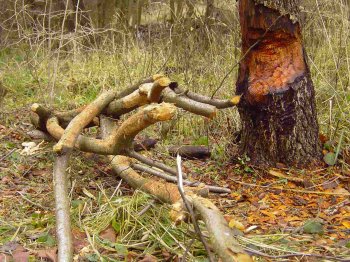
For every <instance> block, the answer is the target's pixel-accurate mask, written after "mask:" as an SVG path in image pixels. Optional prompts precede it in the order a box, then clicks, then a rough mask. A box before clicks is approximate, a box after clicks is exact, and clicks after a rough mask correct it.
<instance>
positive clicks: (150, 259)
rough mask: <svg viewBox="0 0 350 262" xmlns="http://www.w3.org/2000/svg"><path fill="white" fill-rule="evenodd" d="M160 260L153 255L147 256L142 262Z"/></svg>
mask: <svg viewBox="0 0 350 262" xmlns="http://www.w3.org/2000/svg"><path fill="white" fill-rule="evenodd" d="M157 261H158V259H157V258H156V257H155V256H152V255H149V254H147V255H145V257H144V258H143V259H141V260H140V262H157Z"/></svg>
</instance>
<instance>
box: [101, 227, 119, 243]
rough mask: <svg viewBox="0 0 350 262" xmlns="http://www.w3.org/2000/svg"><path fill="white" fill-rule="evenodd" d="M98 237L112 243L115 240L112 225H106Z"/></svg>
mask: <svg viewBox="0 0 350 262" xmlns="http://www.w3.org/2000/svg"><path fill="white" fill-rule="evenodd" d="M100 237H101V238H102V239H104V240H108V241H110V242H112V243H114V242H115V241H116V240H117V235H116V233H115V230H114V228H113V227H112V226H109V227H107V228H106V229H105V230H103V231H102V232H101V233H100Z"/></svg>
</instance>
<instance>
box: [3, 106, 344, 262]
mask: <svg viewBox="0 0 350 262" xmlns="http://www.w3.org/2000/svg"><path fill="white" fill-rule="evenodd" d="M5 114H8V115H7V120H8V121H7V123H5V125H3V124H2V125H0V137H1V143H0V147H1V152H2V154H1V163H0V179H1V182H2V183H1V188H0V196H1V197H0V201H1V202H0V203H1V204H0V205H1V211H0V219H1V226H0V244H1V247H0V252H1V257H0V258H1V261H5V260H4V258H5V257H8V258H9V257H11V256H13V258H14V260H15V261H27V259H29V260H31V261H34V260H35V259H36V260H38V259H40V257H41V259H48V260H50V259H51V260H53V258H54V255H55V252H56V249H55V245H56V242H55V230H54V226H55V218H54V199H53V193H52V162H53V154H52V152H51V149H52V146H53V144H54V143H53V142H47V141H44V140H42V139H33V138H32V137H31V136H33V134H32V130H33V127H32V126H31V125H30V122H29V117H28V116H29V110H28V107H23V108H16V110H13V111H9V112H6V113H5ZM9 115H10V116H11V117H10V118H11V119H9V117H8V116H9ZM25 141H34V142H36V143H37V144H38V145H39V147H38V150H37V151H34V152H30V153H29V154H27V153H26V152H25V151H23V149H24V147H23V145H22V143H23V142H25ZM162 150H164V147H163V146H162V145H160V146H158V147H157V148H156V149H155V152H154V153H153V157H155V158H158V159H159V158H160V159H163V160H164V161H167V162H169V163H172V162H175V160H174V159H172V158H171V157H170V156H167V154H164V153H165V152H162ZM73 159H74V160H72V161H71V168H70V169H69V171H68V173H69V175H70V181H71V186H72V191H71V199H72V208H71V213H72V219H73V225H74V230H73V234H74V239H75V240H74V247H75V252H76V257H75V258H76V259H77V260H79V261H97V260H99V259H100V258H102V257H103V258H104V259H105V260H106V261H119V260H124V259H125V260H127V261H140V260H141V259H144V260H143V261H156V258H158V259H161V260H167V261H173V260H175V261H176V257H177V256H179V255H180V256H181V255H182V254H183V252H184V247H187V246H188V243H189V242H190V241H191V239H192V237H191V232H193V229H192V227H191V226H190V225H188V224H186V223H182V224H180V225H177V226H175V225H173V224H172V222H171V221H170V219H169V217H168V212H169V206H167V205H162V204H161V203H157V202H155V201H154V200H153V199H152V197H150V196H148V195H145V194H143V193H142V192H136V193H135V192H133V190H132V189H130V187H129V186H128V185H127V184H125V183H124V182H122V181H120V179H119V178H118V177H116V176H115V175H114V174H113V173H112V172H111V169H110V165H109V163H108V162H107V161H106V160H105V159H103V158H102V157H97V156H94V155H92V154H87V153H78V152H76V153H75V157H74V158H73ZM184 171H186V172H187V173H189V174H191V177H192V178H194V179H197V180H200V181H202V182H203V183H206V184H212V185H220V186H224V187H228V188H230V189H231V190H232V193H231V194H223V195H211V196H210V198H212V199H213V200H214V202H215V203H216V204H217V206H218V207H219V208H220V210H221V211H222V212H223V214H224V215H225V218H226V219H227V221H228V222H229V223H230V226H231V227H233V228H235V230H236V232H237V239H238V240H239V242H240V243H241V244H242V245H243V246H245V248H246V249H247V250H252V252H256V253H255V254H257V251H259V252H261V253H264V254H265V255H266V256H267V255H270V256H271V257H261V256H259V258H257V261H265V260H266V261H270V260H275V261H281V260H282V259H287V260H293V261H299V260H303V261H319V259H320V257H317V256H315V255H316V254H317V255H320V256H321V257H324V256H331V257H334V256H336V257H344V256H349V255H350V249H349V248H350V246H349V245H350V238H349V237H348V236H349V232H350V202H349V191H350V172H349V170H348V169H345V168H344V169H341V168H340V167H339V166H338V167H326V166H324V167H320V168H318V169H316V170H291V169H288V168H286V167H284V166H283V165H281V166H280V168H279V169H274V170H272V171H271V170H260V169H257V168H254V167H252V166H249V161H248V159H244V158H239V159H237V161H236V163H232V162H222V163H219V162H218V161H215V160H214V159H211V160H206V161H200V160H196V161H185V162H184ZM145 208H146V209H145ZM142 210H144V211H145V212H144V211H142ZM140 212H142V213H143V214H140ZM254 250H255V251H254ZM204 253H205V252H204V250H203V248H202V247H201V244H200V242H198V241H196V242H195V243H194V244H193V245H192V246H191V248H190V251H189V256H190V257H191V258H192V259H193V260H194V261H200V260H203V259H204V257H203V256H202V255H204ZM146 254H147V255H146ZM291 254H297V255H296V256H295V257H289V255H291ZM302 254H313V256H311V257H305V256H303V255H302ZM285 255H287V256H285ZM279 256H281V257H279ZM284 256H285V257H284ZM147 259H149V260H147ZM204 260H205V259H204Z"/></svg>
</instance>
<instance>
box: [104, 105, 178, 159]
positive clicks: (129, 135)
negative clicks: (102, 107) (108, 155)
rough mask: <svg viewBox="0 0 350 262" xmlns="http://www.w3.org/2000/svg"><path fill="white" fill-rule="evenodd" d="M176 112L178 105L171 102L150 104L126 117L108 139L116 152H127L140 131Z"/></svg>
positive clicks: (169, 117)
mask: <svg viewBox="0 0 350 262" xmlns="http://www.w3.org/2000/svg"><path fill="white" fill-rule="evenodd" d="M175 113H176V107H175V106H174V105H172V104H169V103H161V104H152V105H148V106H147V107H144V108H142V109H141V110H139V111H138V112H137V113H135V114H134V115H132V116H130V117H129V118H128V119H126V120H125V121H124V122H123V123H122V125H121V126H120V127H119V128H118V129H117V130H115V131H114V132H112V133H111V135H110V136H109V137H108V138H106V140H109V141H110V143H111V145H113V148H114V152H115V153H116V154H126V152H127V151H130V149H131V148H132V142H133V140H134V138H135V136H136V135H137V134H138V133H139V132H141V131H142V130H143V129H145V128H147V127H148V126H150V125H152V124H154V123H156V122H159V121H167V120H170V119H171V118H173V116H174V115H175Z"/></svg>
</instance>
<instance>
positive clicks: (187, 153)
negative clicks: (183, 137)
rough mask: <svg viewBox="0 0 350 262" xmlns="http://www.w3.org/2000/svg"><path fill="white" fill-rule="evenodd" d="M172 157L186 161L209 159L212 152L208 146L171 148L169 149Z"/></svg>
mask: <svg viewBox="0 0 350 262" xmlns="http://www.w3.org/2000/svg"><path fill="white" fill-rule="evenodd" d="M168 151H169V154H170V155H171V156H176V155H177V154H179V155H180V156H182V157H184V158H186V159H204V158H208V157H210V155H211V152H210V150H209V148H208V147H207V146H191V145H184V146H171V147H169V149H168Z"/></svg>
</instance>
